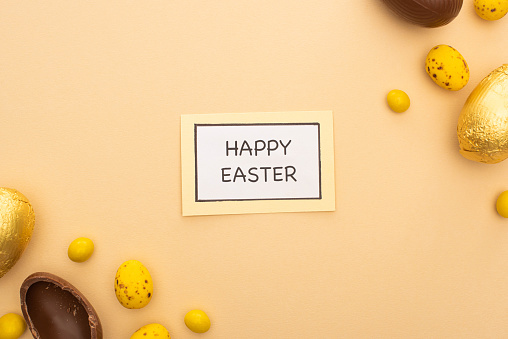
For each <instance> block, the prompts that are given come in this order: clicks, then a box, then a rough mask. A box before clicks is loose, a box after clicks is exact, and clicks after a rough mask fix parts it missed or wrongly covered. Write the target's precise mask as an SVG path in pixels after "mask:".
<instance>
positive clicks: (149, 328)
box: [130, 324, 171, 339]
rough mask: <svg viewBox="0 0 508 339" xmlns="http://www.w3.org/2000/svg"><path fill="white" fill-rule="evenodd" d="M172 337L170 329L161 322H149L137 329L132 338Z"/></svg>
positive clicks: (153, 338)
mask: <svg viewBox="0 0 508 339" xmlns="http://www.w3.org/2000/svg"><path fill="white" fill-rule="evenodd" d="M164 338H167V339H170V338H171V336H170V335H169V332H168V330H167V329H166V328H165V327H164V326H162V325H161V324H149V325H145V326H143V327H141V328H140V329H139V330H137V331H136V332H135V333H134V334H133V335H132V336H131V338H130V339H164Z"/></svg>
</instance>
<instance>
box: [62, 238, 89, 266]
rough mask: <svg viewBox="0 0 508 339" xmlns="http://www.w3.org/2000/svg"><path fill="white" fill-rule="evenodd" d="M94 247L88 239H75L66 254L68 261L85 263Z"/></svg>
mask: <svg viewBox="0 0 508 339" xmlns="http://www.w3.org/2000/svg"><path fill="white" fill-rule="evenodd" d="M93 250H94V245H93V241H92V240H90V239H88V238H84V237H81V238H77V239H75V240H74V241H73V242H71V244H70V245H69V249H68V250H67V254H68V255H69V259H71V260H72V261H75V262H84V261H87V260H88V259H89V258H90V257H91V256H92V253H93Z"/></svg>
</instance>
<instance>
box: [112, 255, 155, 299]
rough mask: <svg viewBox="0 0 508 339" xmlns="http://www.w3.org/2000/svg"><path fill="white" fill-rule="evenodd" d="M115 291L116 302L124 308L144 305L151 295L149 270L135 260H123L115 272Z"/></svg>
mask: <svg viewBox="0 0 508 339" xmlns="http://www.w3.org/2000/svg"><path fill="white" fill-rule="evenodd" d="M115 293H116V298H117V299H118V302H120V304H121V305H122V306H124V307H126V308H131V309H132V308H143V307H145V306H146V305H148V303H149V302H150V300H151V299H152V295H153V282H152V276H151V275H150V272H148V269H147V268H146V267H145V266H144V265H143V264H142V263H141V262H139V261H137V260H128V261H126V262H124V263H123V264H122V265H120V267H119V268H118V270H117V272H116V276H115Z"/></svg>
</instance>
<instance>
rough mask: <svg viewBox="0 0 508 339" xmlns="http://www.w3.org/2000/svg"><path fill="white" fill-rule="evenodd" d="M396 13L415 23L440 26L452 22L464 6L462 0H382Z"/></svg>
mask: <svg viewBox="0 0 508 339" xmlns="http://www.w3.org/2000/svg"><path fill="white" fill-rule="evenodd" d="M382 1H383V2H384V3H385V4H386V5H387V6H388V7H389V8H390V9H391V10H392V11H393V12H394V13H395V14H397V15H398V16H400V17H401V18H403V19H404V20H407V21H409V22H411V23H413V24H416V25H419V26H424V27H439V26H444V25H446V24H448V23H450V22H451V21H452V20H453V19H455V17H456V16H457V15H459V12H460V9H461V8H462V0H382Z"/></svg>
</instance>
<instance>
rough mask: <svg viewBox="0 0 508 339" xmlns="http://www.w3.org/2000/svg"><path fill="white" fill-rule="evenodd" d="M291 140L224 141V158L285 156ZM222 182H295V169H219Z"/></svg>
mask: <svg viewBox="0 0 508 339" xmlns="http://www.w3.org/2000/svg"><path fill="white" fill-rule="evenodd" d="M290 144H291V140H287V141H283V140H275V139H271V140H266V141H265V140H255V141H254V142H252V141H251V142H250V143H249V142H248V141H247V140H243V141H241V142H239V141H238V140H235V141H231V142H230V141H229V140H227V141H226V145H225V146H226V148H225V151H226V157H257V156H260V155H266V156H268V157H271V156H287V154H288V148H289V145H290ZM221 175H222V182H258V181H261V182H269V181H285V182H288V181H291V180H292V181H294V182H296V181H297V180H296V177H295V175H296V168H295V167H294V166H291V165H288V166H274V167H272V166H260V167H250V168H248V169H247V168H242V167H239V166H237V167H236V168H235V169H233V168H232V167H223V168H221Z"/></svg>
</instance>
